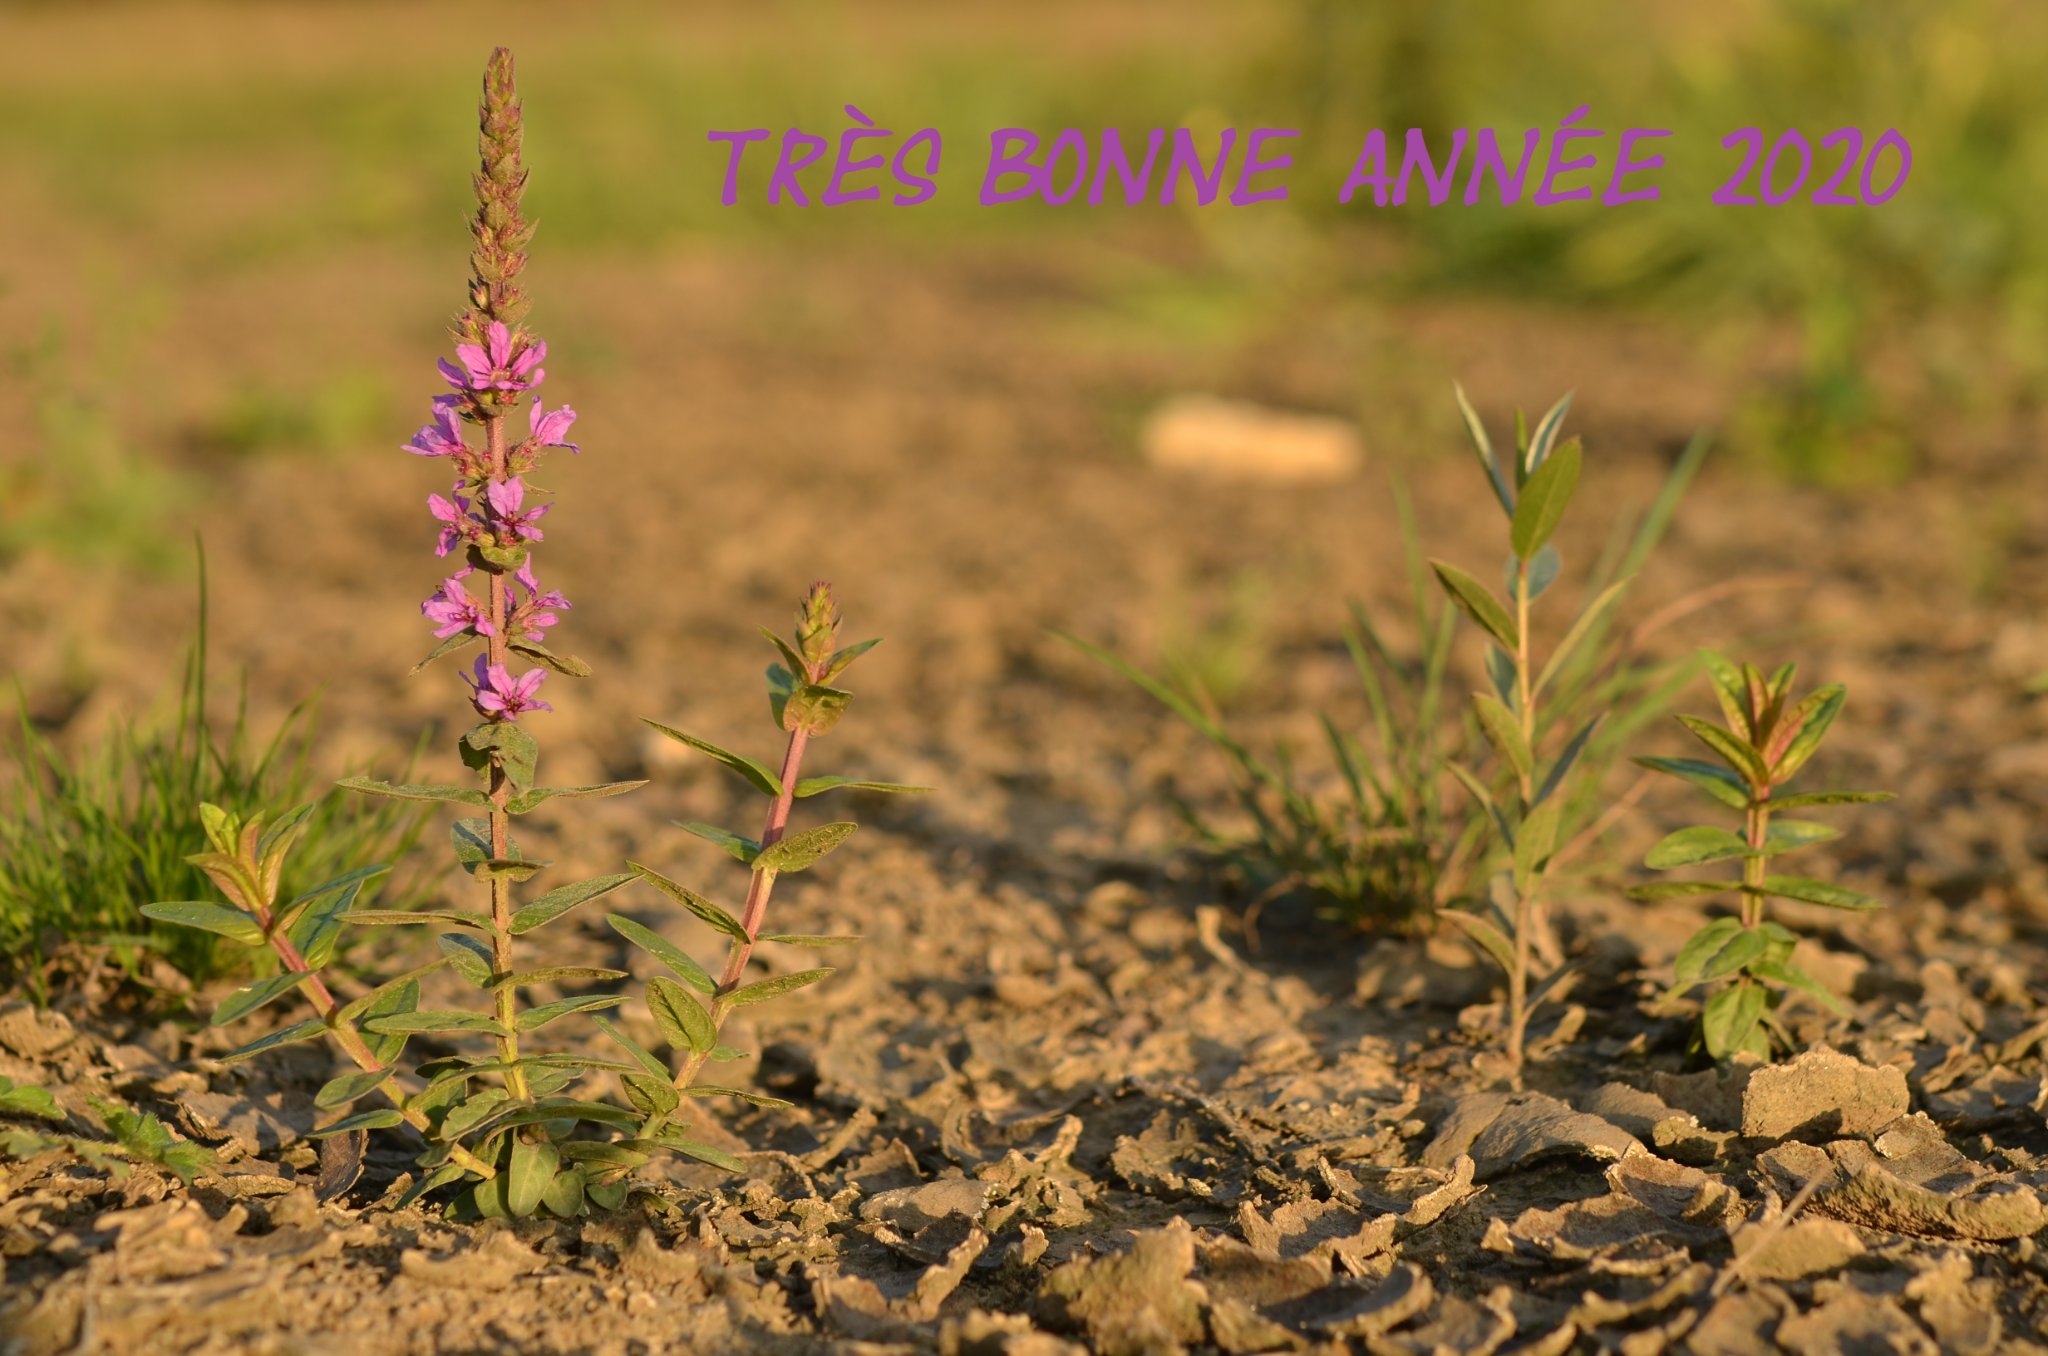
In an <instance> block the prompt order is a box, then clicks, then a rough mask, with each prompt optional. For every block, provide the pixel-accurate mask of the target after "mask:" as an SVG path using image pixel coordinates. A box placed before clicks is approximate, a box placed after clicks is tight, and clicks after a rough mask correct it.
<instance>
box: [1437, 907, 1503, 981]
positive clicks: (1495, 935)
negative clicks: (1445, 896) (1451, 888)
mask: <svg viewBox="0 0 2048 1356" xmlns="http://www.w3.org/2000/svg"><path fill="white" fill-rule="evenodd" d="M1436 916H1437V917H1439V918H1444V919H1448V920H1449V921H1450V922H1452V923H1454V924H1456V925H1457V926H1458V927H1459V928H1460V929H1461V930H1463V932H1464V933H1465V935H1466V936H1468V937H1470V938H1471V939H1472V940H1473V941H1475V942H1477V943H1478V944H1479V947H1480V949H1481V950H1483V951H1485V952H1486V954H1487V955H1489V956H1491V957H1493V959H1494V962H1495V963H1496V964H1498V965H1499V966H1500V968H1501V969H1502V970H1503V971H1506V972H1509V973H1512V972H1513V971H1514V968H1515V946H1514V943H1513V942H1511V941H1509V940H1508V937H1507V934H1506V933H1504V932H1502V931H1501V930H1500V929H1499V928H1497V927H1495V926H1494V925H1493V924H1492V923H1489V922H1487V921H1486V920H1485V919H1484V918H1481V917H1480V916H1479V915H1478V914H1475V913H1466V912H1465V911H1464V910H1462V909H1438V910H1437V911H1436Z"/></svg>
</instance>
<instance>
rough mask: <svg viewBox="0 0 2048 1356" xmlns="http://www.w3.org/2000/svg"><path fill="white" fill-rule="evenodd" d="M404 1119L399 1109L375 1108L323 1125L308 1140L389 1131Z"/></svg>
mask: <svg viewBox="0 0 2048 1356" xmlns="http://www.w3.org/2000/svg"><path fill="white" fill-rule="evenodd" d="M404 1119H405V1116H404V1115H403V1114H402V1113H401V1112H400V1111H399V1110H398V1108H397V1107H392V1106H380V1107H374V1108H372V1109H371V1110H369V1111H358V1112H357V1113H356V1114H355V1115H353V1116H344V1117H343V1118H342V1119H340V1120H338V1121H336V1122H335V1123H334V1124H332V1125H323V1126H321V1127H320V1128H319V1129H317V1130H315V1131H313V1133H312V1134H310V1135H308V1136H307V1138H308V1139H326V1138H327V1137H328V1136H329V1135H340V1134H346V1133H347V1132H349V1131H351V1130H389V1129H390V1128H391V1127H392V1126H394V1125H397V1124H398V1123H399V1122H401V1121H403V1120H404Z"/></svg>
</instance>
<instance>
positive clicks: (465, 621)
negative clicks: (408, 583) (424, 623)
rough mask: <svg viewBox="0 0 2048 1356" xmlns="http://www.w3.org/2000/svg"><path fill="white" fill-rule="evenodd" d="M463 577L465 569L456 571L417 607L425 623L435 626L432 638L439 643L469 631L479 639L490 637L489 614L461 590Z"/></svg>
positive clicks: (481, 605) (466, 571) (491, 632)
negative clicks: (438, 639)
mask: <svg viewBox="0 0 2048 1356" xmlns="http://www.w3.org/2000/svg"><path fill="white" fill-rule="evenodd" d="M467 574H469V571H468V570H467V569H464V570H458V571H457V572H456V573H454V574H452V575H450V576H449V577H448V578H446V579H444V580H442V581H441V589H440V591H439V592H438V593H436V594H435V595H434V596H433V597H431V598H429V599H427V601H425V602H424V603H421V604H420V612H421V613H422V614H423V615H424V616H425V617H426V618H427V620H428V621H431V622H435V623H437V625H436V626H435V628H434V634H435V635H437V636H439V637H440V638H441V639H443V640H446V639H448V637H450V636H452V635H456V634H458V633H460V632H463V631H471V630H473V631H475V632H476V633H477V634H478V635H480V636H488V635H491V634H493V628H492V626H491V618H490V614H489V612H488V611H487V610H486V609H485V607H484V605H483V604H482V603H481V602H479V601H478V600H477V599H475V598H472V597H471V596H470V594H469V590H468V589H466V588H464V587H463V586H462V580H463V577H464V576H465V575H467Z"/></svg>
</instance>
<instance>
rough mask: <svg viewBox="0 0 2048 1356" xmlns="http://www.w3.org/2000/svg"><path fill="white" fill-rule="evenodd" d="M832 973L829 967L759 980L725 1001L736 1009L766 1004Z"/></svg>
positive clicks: (733, 993)
mask: <svg viewBox="0 0 2048 1356" xmlns="http://www.w3.org/2000/svg"><path fill="white" fill-rule="evenodd" d="M832 973H833V969H832V967H830V966H827V967H825V968H823V969H818V970H799V971H797V972H796V973H795V974H791V975H776V976H775V977H774V978H772V979H757V980H755V981H754V982H753V983H752V984H742V985H741V986H740V987H739V988H737V989H734V990H733V991H732V992H731V993H729V994H727V995H726V996H725V999H726V1001H727V1002H728V1003H731V1004H733V1005H734V1006H735V1007H738V1006H743V1005H745V1004H748V1003H765V1002H767V1001H768V1000H769V999H771V998H780V997H781V996H782V995H784V994H786V993H790V992H792V991H794V990H797V989H801V988H803V987H804V986H805V985H806V984H816V983H817V982H818V981H819V980H821V979H823V978H824V977H825V976H827V975H829V974H832Z"/></svg>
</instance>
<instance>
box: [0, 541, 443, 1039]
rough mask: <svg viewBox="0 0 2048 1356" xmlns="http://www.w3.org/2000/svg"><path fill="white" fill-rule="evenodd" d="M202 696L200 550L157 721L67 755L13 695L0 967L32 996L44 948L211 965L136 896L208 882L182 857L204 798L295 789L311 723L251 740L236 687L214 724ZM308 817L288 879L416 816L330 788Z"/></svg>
mask: <svg viewBox="0 0 2048 1356" xmlns="http://www.w3.org/2000/svg"><path fill="white" fill-rule="evenodd" d="M208 695H209V694H208V678H207V650H206V585H205V562H204V559H203V558H202V560H201V563H200V605H199V633H198V636H197V638H196V639H195V640H194V642H193V645H192V649H191V651H190V653H189V654H188V656H187V658H186V662H185V669H184V676H183V679H182V681H181V683H180V685H179V688H178V693H177V699H176V706H175V710H174V713H173V716H172V719H171V721H170V723H169V725H168V726H165V727H150V726H147V725H140V724H135V723H124V724H122V725H121V726H119V727H118V728H117V729H115V730H114V731H113V733H112V734H110V735H109V736H108V737H107V738H106V739H105V740H104V742H102V743H101V744H99V745H98V746H97V747H94V748H91V749H88V750H86V751H85V752H84V753H82V754H81V755H79V756H78V757H76V758H66V757H65V756H64V755H63V754H62V753H61V752H59V750H58V749H57V748H56V747H55V746H54V745H52V743H51V742H50V740H49V739H48V738H46V737H45V736H44V735H43V734H42V733H41V732H40V731H38V730H37V729H36V728H35V726H34V725H33V724H32V723H31V722H30V720H29V718H28V712H27V706H26V702H25V700H24V701H23V703H22V705H21V707H20V710H19V725H18V734H17V736H16V741H15V748H14V749H13V750H12V752H13V755H14V760H15V763H16V768H15V771H14V777H13V784H12V785H11V786H9V787H8V788H7V795H6V798H5V801H4V804H5V809H4V810H0V968H4V969H6V970H8V971H11V972H13V973H14V974H16V975H17V976H19V977H21V978H22V979H23V980H24V981H25V982H26V983H27V984H28V986H29V987H30V989H31V991H32V992H34V993H35V994H36V995H37V996H38V997H39V998H41V999H47V997H48V995H49V969H50V963H51V962H52V961H53V959H54V958H56V957H57V956H58V955H59V954H60V953H61V952H64V951H66V950H68V949H75V948H77V947H80V946H83V947H87V948H92V949H95V950H99V949H104V951H105V953H106V954H107V955H109V956H111V957H112V958H114V959H115V960H116V961H117V962H132V961H133V960H134V959H136V957H137V953H138V950H139V949H148V950H153V951H157V952H160V953H161V954H162V955H163V956H164V957H165V958H166V959H167V960H169V961H170V963H171V964H173V965H174V966H176V967H177V968H178V969H179V970H181V971H183V972H184V973H185V974H186V975H188V976H190V977H191V978H193V979H194V980H204V979H207V978H209V977H210V976H212V975H214V974H215V973H217V972H218V971H219V970H220V968H221V965H222V963H223V960H224V957H223V955H222V953H221V950H220V947H219V943H218V939H217V938H214V937H212V936H210V935H208V934H204V933H194V932H192V931H190V930H188V929H184V928H167V927H162V926H159V925H157V924H155V923H152V922H151V921H150V920H149V919H148V918H146V917H145V916H144V915H143V912H142V910H143V906H144V905H145V904H149V903H152V902H153V901H156V900H161V899H190V898H193V897H195V896H196V895H198V894H200V893H203V892H204V891H205V889H206V888H207V887H206V877H205V875H204V874H203V873H202V872H201V871H200V870H199V869H198V868H197V867H195V866H193V865H191V864H190V863H189V862H187V861H186V860H185V854H186V853H187V852H188V851H189V850H190V844H189V841H188V839H189V834H190V832H191V828H192V825H194V824H195V823H197V822H198V820H199V807H200V806H201V805H202V804H206V803H209V802H212V803H218V804H223V805H228V806H234V807H240V808H244V809H246V808H248V807H251V806H255V805H259V804H262V803H265V802H267V801H270V800H273V799H276V798H280V797H282V798H286V799H294V798H297V799H303V798H304V796H305V794H306V788H307V785H308V781H309V770H308V767H307V759H308V755H309V754H310V753H311V751H312V748H313V746H314V743H315V740H316V736H317V727H318V722H317V718H316V715H315V712H314V710H313V708H312V705H311V703H310V702H302V703H301V704H300V705H299V706H298V707H296V708H294V709H293V710H292V712H291V713H290V715H288V716H287V717H286V719H285V720H284V722H283V723H282V724H281V725H280V726H279V727H278V729H277V730H276V732H275V733H273V734H272V735H271V737H270V738H269V739H268V740H267V741H265V742H264V743H262V744H260V745H259V744H258V743H257V742H256V740H255V739H254V738H253V736H252V734H251V731H250V729H249V723H248V719H247V708H246V692H244V694H243V696H244V700H243V701H240V702H238V703H237V705H236V709H235V717H234V720H233V723H232V724H231V725H229V726H228V728H227V729H226V730H225V731H221V730H219V729H217V728H216V726H215V725H214V723H213V721H212V719H211V718H210V716H209V714H208V706H209V701H208ZM313 815H314V819H315V822H316V823H317V825H318V827H319V828H320V829H321V830H322V834H321V840H320V841H321V847H320V848H319V849H318V850H317V851H314V852H311V853H308V854H307V855H306V856H305V857H304V858H303V859H301V860H300V861H298V862H295V863H293V865H292V868H291V871H290V872H289V874H288V876H287V878H286V886H287V888H296V887H298V886H300V885H303V884H306V883H310V882H311V881H313V880H316V879H319V878H320V877H321V876H322V875H324V874H331V873H332V871H333V869H334V868H335V866H336V864H337V863H338V862H342V861H346V860H350V859H352V858H357V857H360V856H363V855H369V854H383V853H389V852H393V851H402V850H404V848H406V847H407V846H409V845H410V844H411V843H412V842H413V841H414V839H415V838H416V837H417V836H418V834H419V832H420V829H421V827H422V824H423V822H424V817H423V816H422V815H421V814H420V813H419V812H417V811H416V810H412V809H408V808H405V807H397V806H390V805H360V804H357V803H356V802H354V801H353V799H352V798H347V799H345V798H343V797H340V796H337V795H333V794H329V795H327V796H324V797H322V798H321V799H320V800H319V802H318V803H317V804H316V805H315V807H314V809H313ZM415 888H417V887H415ZM131 968H132V966H131Z"/></svg>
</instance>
